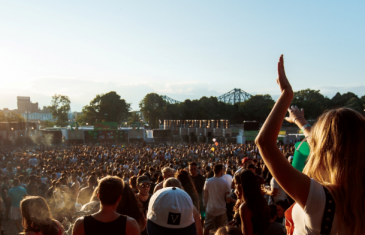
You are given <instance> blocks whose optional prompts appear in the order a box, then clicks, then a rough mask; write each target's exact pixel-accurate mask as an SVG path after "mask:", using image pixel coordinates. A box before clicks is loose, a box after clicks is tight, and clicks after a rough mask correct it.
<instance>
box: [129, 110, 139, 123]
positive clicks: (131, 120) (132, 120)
mask: <svg viewBox="0 0 365 235" xmlns="http://www.w3.org/2000/svg"><path fill="white" fill-rule="evenodd" d="M127 123H128V125H132V124H133V123H139V124H142V122H141V119H140V117H139V115H138V114H137V113H136V112H132V113H131V114H130V115H129V118H128V122H127Z"/></svg>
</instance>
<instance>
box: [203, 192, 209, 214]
mask: <svg viewBox="0 0 365 235" xmlns="http://www.w3.org/2000/svg"><path fill="white" fill-rule="evenodd" d="M208 199H209V193H208V190H206V189H204V206H205V210H206V209H207V206H208Z"/></svg>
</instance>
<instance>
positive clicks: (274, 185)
mask: <svg viewBox="0 0 365 235" xmlns="http://www.w3.org/2000/svg"><path fill="white" fill-rule="evenodd" d="M265 194H267V195H269V196H271V197H270V198H269V205H271V204H275V203H276V202H278V201H285V200H286V199H287V195H286V192H285V191H284V189H282V188H281V187H280V185H279V184H278V182H277V181H276V180H275V178H274V177H272V178H271V180H270V189H265Z"/></svg>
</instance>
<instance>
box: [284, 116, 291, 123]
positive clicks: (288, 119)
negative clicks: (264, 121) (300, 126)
mask: <svg viewBox="0 0 365 235" xmlns="http://www.w3.org/2000/svg"><path fill="white" fill-rule="evenodd" d="M284 119H285V121H287V122H290V123H292V118H290V117H285V118H284Z"/></svg>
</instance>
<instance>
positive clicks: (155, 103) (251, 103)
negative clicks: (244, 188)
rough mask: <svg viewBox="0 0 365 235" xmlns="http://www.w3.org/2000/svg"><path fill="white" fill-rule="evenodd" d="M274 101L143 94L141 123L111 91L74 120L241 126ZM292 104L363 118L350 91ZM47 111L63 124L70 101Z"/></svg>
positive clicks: (360, 102)
mask: <svg viewBox="0 0 365 235" xmlns="http://www.w3.org/2000/svg"><path fill="white" fill-rule="evenodd" d="M274 104H275V101H274V100H273V98H272V97H271V96H270V95H268V94H265V95H254V96H251V98H250V99H248V100H246V101H244V102H240V103H236V104H226V103H224V102H221V101H218V99H217V97H214V96H211V97H206V96H203V97H201V98H200V99H196V100H190V99H187V100H185V101H184V102H181V103H178V104H171V103H168V102H166V101H165V100H164V99H163V98H162V96H160V95H158V94H156V93H149V94H147V95H146V96H145V97H144V98H143V99H142V100H141V102H140V103H139V107H140V110H141V112H142V113H143V116H144V120H141V119H140V118H139V117H138V115H137V114H136V113H130V112H129V111H130V109H131V105H130V103H127V102H126V100H125V99H122V98H121V96H120V95H118V94H117V93H116V92H115V91H111V92H108V93H106V94H98V95H96V97H95V98H94V99H93V100H91V101H90V103H89V104H88V105H85V106H84V107H83V109H82V115H81V116H79V117H78V119H77V120H76V121H77V122H78V123H79V124H80V125H86V124H88V125H94V123H96V122H118V123H119V124H120V125H123V124H125V123H127V124H131V123H135V122H142V121H144V122H147V123H148V124H149V126H150V127H151V128H157V127H158V126H159V124H160V123H163V121H164V120H186V119H193V120H204V119H205V120H208V119H228V120H229V122H230V123H232V124H241V123H242V122H243V121H257V122H260V123H262V122H264V121H265V119H266V117H267V116H268V115H269V113H270V111H271V109H272V107H273V106H274ZM292 105H297V106H298V107H299V108H304V112H305V115H306V118H307V119H312V120H313V119H316V118H317V117H318V116H319V115H321V114H322V113H323V112H324V111H326V110H328V109H332V108H338V107H349V108H352V109H354V110H356V111H358V112H360V113H362V114H363V115H364V114H365V113H364V108H365V96H362V97H358V96H357V95H355V94H354V93H352V92H347V93H344V94H340V93H336V95H335V96H333V97H332V98H328V97H326V96H324V95H323V94H321V93H320V91H319V90H311V89H306V90H300V91H297V92H294V98H293V101H292ZM49 108H50V109H51V111H52V115H53V116H54V117H57V122H56V125H59V126H65V125H67V113H68V111H69V110H70V100H69V98H68V97H67V96H62V95H55V96H53V97H52V103H51V106H49ZM0 118H1V116H0Z"/></svg>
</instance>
